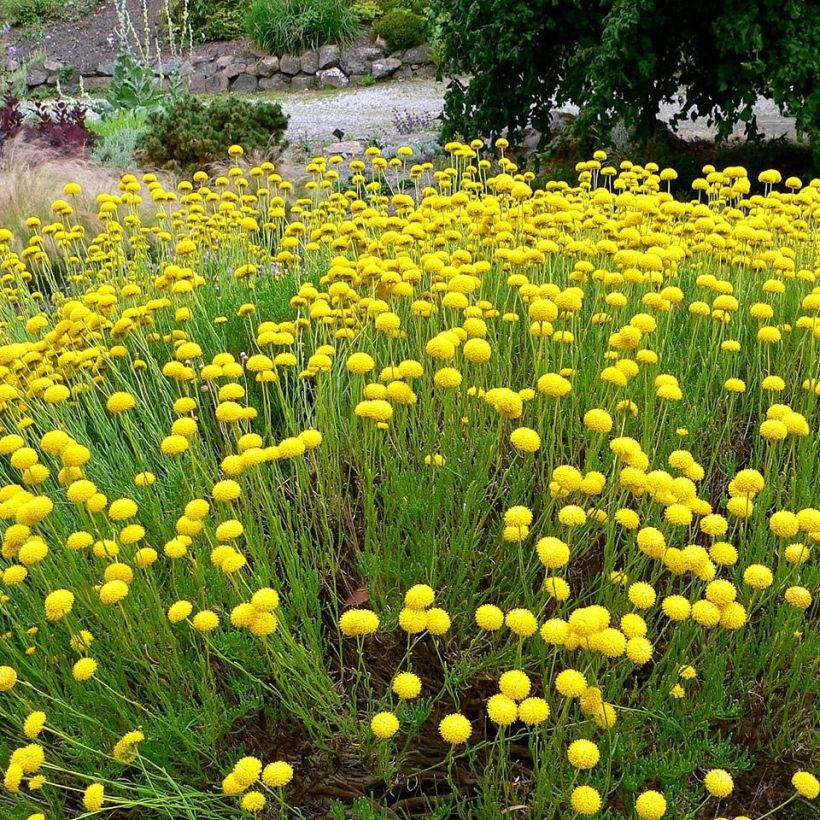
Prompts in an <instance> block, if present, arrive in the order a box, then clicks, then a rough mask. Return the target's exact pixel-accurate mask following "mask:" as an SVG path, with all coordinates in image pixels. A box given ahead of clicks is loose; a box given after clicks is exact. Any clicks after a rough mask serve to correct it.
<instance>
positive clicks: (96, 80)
mask: <svg viewBox="0 0 820 820" xmlns="http://www.w3.org/2000/svg"><path fill="white" fill-rule="evenodd" d="M109 85H111V78H110V77H83V88H84V89H85V90H86V91H95V90H97V89H100V88H108V86H109Z"/></svg>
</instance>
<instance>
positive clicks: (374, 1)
mask: <svg viewBox="0 0 820 820" xmlns="http://www.w3.org/2000/svg"><path fill="white" fill-rule="evenodd" d="M353 11H355V12H356V16H357V17H358V18H359V20H361V21H362V22H363V23H372V22H373V21H374V20H376V19H377V18H378V17H381V16H382V14H383V13H384V7H383V6H382V4H381V3H380V2H379V0H354V2H353Z"/></svg>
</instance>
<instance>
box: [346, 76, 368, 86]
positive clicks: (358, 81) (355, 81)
mask: <svg viewBox="0 0 820 820" xmlns="http://www.w3.org/2000/svg"><path fill="white" fill-rule="evenodd" d="M369 76H370V75H369V74H350V75H349V76H348V80H350V84H351V85H364V78H365V77H369Z"/></svg>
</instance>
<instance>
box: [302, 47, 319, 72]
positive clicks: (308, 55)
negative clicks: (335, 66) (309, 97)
mask: <svg viewBox="0 0 820 820" xmlns="http://www.w3.org/2000/svg"><path fill="white" fill-rule="evenodd" d="M300 62H301V64H302V73H303V74H315V73H316V72H317V71H318V70H319V55H318V54H317V53H316V52H315V51H305V52H304V53H303V54H302V57H301V59H300Z"/></svg>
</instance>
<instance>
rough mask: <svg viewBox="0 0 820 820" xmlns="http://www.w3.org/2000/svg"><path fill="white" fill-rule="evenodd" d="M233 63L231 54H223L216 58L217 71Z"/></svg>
mask: <svg viewBox="0 0 820 820" xmlns="http://www.w3.org/2000/svg"><path fill="white" fill-rule="evenodd" d="M233 61H234V57H233V54H223V55H222V56H221V57H217V58H216V67H217V69H223V68H227V67H228V66H229V65H230V64H231V63H232V62H233Z"/></svg>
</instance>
